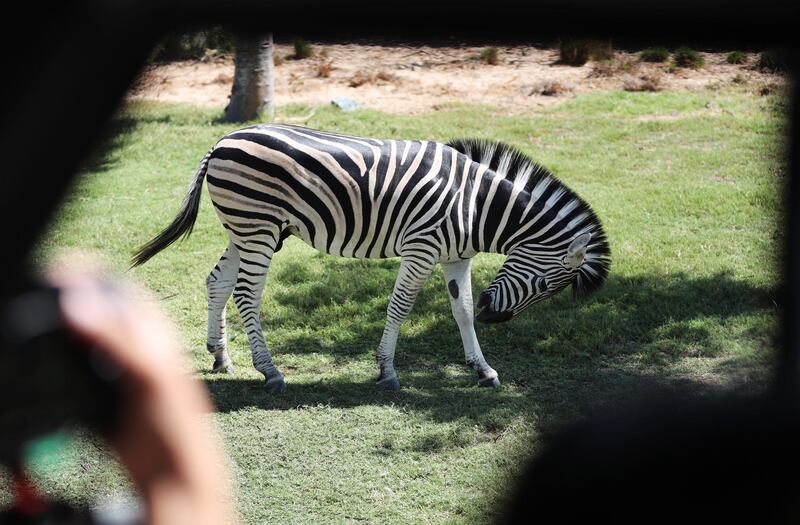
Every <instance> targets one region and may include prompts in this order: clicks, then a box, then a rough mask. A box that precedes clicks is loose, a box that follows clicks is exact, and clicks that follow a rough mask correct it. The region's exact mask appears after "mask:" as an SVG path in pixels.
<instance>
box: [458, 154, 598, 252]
mask: <svg viewBox="0 0 800 525" xmlns="http://www.w3.org/2000/svg"><path fill="white" fill-rule="evenodd" d="M473 191H474V192H475V193H476V196H475V214H474V216H473V218H472V228H471V229H470V230H471V239H470V240H471V244H472V247H473V248H474V249H475V250H476V251H479V252H491V253H503V254H508V253H509V252H510V251H511V250H513V249H514V248H515V247H516V246H519V245H520V244H536V245H538V246H541V247H543V248H547V247H550V246H554V245H556V244H560V243H562V242H563V239H564V238H566V237H571V236H574V235H575V234H577V231H578V230H579V229H580V228H581V227H583V226H584V225H585V222H586V221H585V219H586V218H587V214H586V213H585V211H584V210H582V207H583V206H585V205H582V202H581V201H580V199H578V198H577V196H575V195H574V194H573V193H572V192H571V191H569V190H567V189H566V188H565V187H564V186H563V185H562V184H560V183H559V182H557V181H555V180H554V179H550V178H544V179H542V180H541V181H539V183H538V184H536V185H535V186H533V187H532V188H530V191H528V189H527V188H525V187H524V186H523V185H520V184H515V183H514V181H513V180H509V179H508V178H507V177H504V176H501V175H499V174H497V173H496V172H495V171H492V170H485V172H484V173H483V174H482V175H481V176H477V177H476V180H475V186H474V187H473Z"/></svg>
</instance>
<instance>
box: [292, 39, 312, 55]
mask: <svg viewBox="0 0 800 525" xmlns="http://www.w3.org/2000/svg"><path fill="white" fill-rule="evenodd" d="M313 54H314V48H313V47H311V44H309V43H308V42H307V41H306V40H305V39H304V38H299V37H298V38H295V39H294V55H293V56H292V58H294V59H295V60H302V59H304V58H309V57H310V56H311V55H313Z"/></svg>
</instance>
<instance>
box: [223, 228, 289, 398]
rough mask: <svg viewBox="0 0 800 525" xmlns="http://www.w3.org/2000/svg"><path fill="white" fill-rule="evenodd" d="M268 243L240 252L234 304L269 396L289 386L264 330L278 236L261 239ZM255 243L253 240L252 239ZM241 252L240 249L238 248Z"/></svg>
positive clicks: (251, 243)
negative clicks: (264, 304) (265, 298)
mask: <svg viewBox="0 0 800 525" xmlns="http://www.w3.org/2000/svg"><path fill="white" fill-rule="evenodd" d="M259 238H260V239H261V240H262V241H264V242H258V243H253V242H250V243H248V244H246V245H245V246H246V248H245V247H244V246H243V247H242V248H243V249H240V250H239V252H240V253H239V275H238V277H237V279H236V286H235V287H234V289H233V300H234V302H235V303H236V307H237V308H238V309H239V313H240V314H241V316H242V324H243V325H244V329H245V332H247V340H248V343H249V344H250V352H251V353H252V354H253V366H254V367H255V368H256V370H258V371H259V372H261V373H262V374H264V378H265V379H266V382H265V383H264V389H265V390H266V391H268V392H281V391H283V390H286V382H285V381H284V380H283V374H281V372H280V370H278V367H277V366H275V363H273V362H272V355H271V354H270V353H269V348H267V341H266V339H264V333H263V332H262V330H261V297H262V294H263V293H264V284H265V283H266V280H267V273H269V266H270V262H271V261H272V255H273V254H274V252H275V246H276V244H277V239H278V234H277V233H276V234H275V236H274V237H272V236H269V237H267V236H263V237H261V236H259ZM251 240H252V239H251ZM237 248H239V246H238V244H237Z"/></svg>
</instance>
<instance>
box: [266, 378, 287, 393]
mask: <svg viewBox="0 0 800 525" xmlns="http://www.w3.org/2000/svg"><path fill="white" fill-rule="evenodd" d="M264 390H266V391H267V392H283V391H285V390H286V381H284V380H283V377H281V376H278V377H273V378H272V379H267V381H266V382H265V383H264Z"/></svg>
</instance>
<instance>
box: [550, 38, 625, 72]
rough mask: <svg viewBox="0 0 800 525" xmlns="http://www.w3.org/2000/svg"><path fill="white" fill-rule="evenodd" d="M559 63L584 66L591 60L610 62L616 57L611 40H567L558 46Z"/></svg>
mask: <svg viewBox="0 0 800 525" xmlns="http://www.w3.org/2000/svg"><path fill="white" fill-rule="evenodd" d="M558 55H559V58H558V63H559V64H567V65H569V66H582V65H584V64H585V63H586V62H588V61H589V59H592V60H609V59H610V58H612V57H613V56H614V49H613V47H612V45H611V41H610V40H598V39H591V38H567V39H564V40H561V41H560V42H559V44H558Z"/></svg>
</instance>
